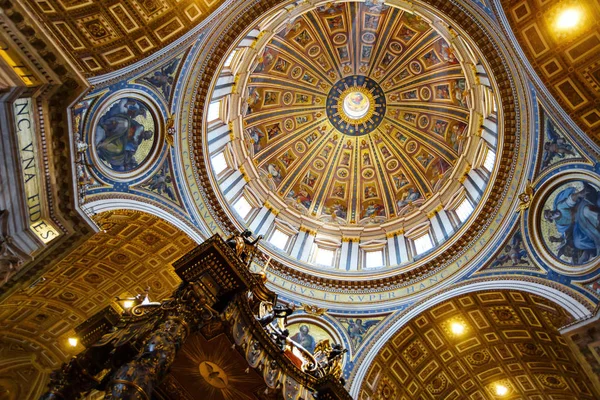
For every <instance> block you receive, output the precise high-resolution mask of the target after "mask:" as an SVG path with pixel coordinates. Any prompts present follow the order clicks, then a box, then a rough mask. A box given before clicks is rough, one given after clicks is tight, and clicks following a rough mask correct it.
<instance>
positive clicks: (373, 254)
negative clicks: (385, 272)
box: [364, 250, 384, 269]
mask: <svg viewBox="0 0 600 400" xmlns="http://www.w3.org/2000/svg"><path fill="white" fill-rule="evenodd" d="M383 261H384V260H383V250H372V251H366V252H365V266H364V268H367V269H368V268H378V267H383V265H384V262H383Z"/></svg>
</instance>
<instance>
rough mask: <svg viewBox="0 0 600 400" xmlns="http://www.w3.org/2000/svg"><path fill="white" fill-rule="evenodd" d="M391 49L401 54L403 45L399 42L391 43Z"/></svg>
mask: <svg viewBox="0 0 600 400" xmlns="http://www.w3.org/2000/svg"><path fill="white" fill-rule="evenodd" d="M390 50H391V51H392V52H393V53H396V54H400V53H401V52H402V45H401V44H400V43H399V42H392V43H390Z"/></svg>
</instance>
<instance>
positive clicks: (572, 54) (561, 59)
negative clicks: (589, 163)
mask: <svg viewBox="0 0 600 400" xmlns="http://www.w3.org/2000/svg"><path fill="white" fill-rule="evenodd" d="M501 3H502V6H503V8H504V12H505V13H506V16H507V18H508V21H509V23H510V26H511V28H512V30H513V32H514V34H515V36H516V38H517V40H518V42H519V44H520V45H521V48H522V49H523V51H524V52H525V54H526V55H527V58H528V59H529V62H531V64H532V65H533V67H534V69H535V70H536V72H537V74H538V76H539V77H540V78H541V80H542V81H543V82H544V84H545V85H546V87H547V88H548V90H549V91H550V92H551V93H552V94H553V95H554V97H555V98H556V100H557V101H558V102H559V103H560V105H561V106H562V107H563V108H564V110H565V111H566V112H567V113H568V114H569V115H570V116H571V118H573V120H574V121H575V122H576V123H577V125H579V127H580V128H581V129H582V130H583V131H584V132H586V133H587V134H588V135H589V136H590V137H591V138H592V139H593V140H594V141H595V142H596V143H600V58H598V52H599V51H600V23H599V22H598V21H600V3H599V2H598V1H589V2H575V1H558V0H535V1H526V0H502V1H501ZM569 9H575V10H579V12H580V13H581V17H580V20H579V23H578V24H577V25H575V26H574V27H572V28H568V29H563V30H561V29H559V28H557V20H558V18H559V17H560V16H561V15H562V13H563V12H565V11H566V10H569Z"/></svg>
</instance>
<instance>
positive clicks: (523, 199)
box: [517, 181, 533, 212]
mask: <svg viewBox="0 0 600 400" xmlns="http://www.w3.org/2000/svg"><path fill="white" fill-rule="evenodd" d="M532 200H533V185H531V182H530V181H527V184H526V185H525V191H524V192H523V193H521V194H519V202H520V203H519V207H518V208H517V212H523V211H525V210H527V209H528V208H529V206H530V205H531V201H532Z"/></svg>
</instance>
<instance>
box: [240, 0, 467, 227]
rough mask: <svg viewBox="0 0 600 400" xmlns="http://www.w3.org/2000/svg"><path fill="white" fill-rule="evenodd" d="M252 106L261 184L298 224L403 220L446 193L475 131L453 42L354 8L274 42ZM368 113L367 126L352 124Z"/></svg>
mask: <svg viewBox="0 0 600 400" xmlns="http://www.w3.org/2000/svg"><path fill="white" fill-rule="evenodd" d="M357 88H358V89H360V90H359V91H356V90H355V89H357ZM353 90H354V92H356V93H354V92H352V93H354V94H353V96H354V97H353V98H350V97H349V96H347V95H350V94H351V93H346V92H345V91H353ZM361 91H362V92H361ZM361 93H362V94H361ZM344 100H347V101H346V103H343V101H344ZM351 100H352V101H354V102H355V103H356V104H355V105H354V106H355V111H352V110H349V109H348V108H347V107H348V105H351V104H350V103H349V102H350V101H351ZM361 101H362V103H361ZM247 103H248V107H247V112H246V115H245V118H244V127H245V132H246V135H247V138H246V139H247V140H246V142H247V144H248V152H249V154H250V156H251V158H252V160H253V162H254V164H255V165H256V166H257V167H258V169H259V172H260V174H261V175H262V180H263V182H265V184H266V185H268V187H269V188H270V190H271V191H274V192H277V195H278V196H280V198H282V199H283V201H285V202H286V203H287V204H288V205H289V206H290V207H292V208H295V209H296V210H297V211H299V212H300V213H302V214H306V215H312V216H314V217H316V218H318V219H319V220H322V221H326V222H329V223H337V224H342V225H345V224H366V223H380V222H383V221H385V220H389V219H390V218H394V217H398V216H403V215H406V214H408V213H410V212H412V211H414V210H415V209H416V207H418V206H419V205H420V204H422V203H423V202H424V201H425V200H426V199H427V198H429V197H430V196H432V195H433V194H435V193H437V192H440V191H441V190H442V188H443V187H444V185H445V183H447V182H448V180H449V177H450V176H451V174H452V172H453V168H454V165H455V163H456V161H457V159H458V157H459V154H461V152H462V151H463V145H464V139H465V137H466V130H467V126H468V124H469V120H468V119H469V105H468V103H469V98H468V95H467V87H466V80H465V77H464V74H463V70H462V68H461V65H460V64H459V61H458V59H457V57H456V56H455V54H454V52H453V49H452V48H451V47H450V46H449V45H448V43H447V42H446V41H445V40H444V39H443V38H442V37H441V36H440V35H439V34H438V33H437V32H436V31H435V30H434V29H433V28H432V27H431V26H430V25H429V23H427V22H425V21H424V20H422V19H421V18H420V17H418V16H415V15H413V14H410V13H406V12H403V11H402V10H400V9H397V8H391V7H385V6H373V5H371V6H369V5H365V4H364V3H356V2H351V3H338V4H333V5H327V6H321V7H317V8H316V9H314V10H312V11H310V12H308V13H306V14H303V15H302V16H300V17H298V18H296V19H295V20H294V21H292V22H290V23H289V24H288V25H287V26H285V28H284V29H283V30H282V31H280V32H279V33H278V34H276V35H275V36H274V37H273V38H272V40H271V41H270V42H269V43H268V45H267V46H266V48H265V49H264V51H263V52H262V54H261V56H260V58H259V62H258V65H257V66H256V67H255V68H254V70H253V73H252V74H251V75H250V78H249V81H248V87H247ZM342 103H343V104H342ZM344 107H346V108H344ZM357 107H358V108H357ZM360 107H364V113H365V115H364V116H362V115H360V116H359V118H349V117H347V116H346V117H345V115H346V114H348V112H349V113H353V112H359V113H360V110H359V108H360ZM356 110H358V111H356ZM353 115H359V114H353Z"/></svg>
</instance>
